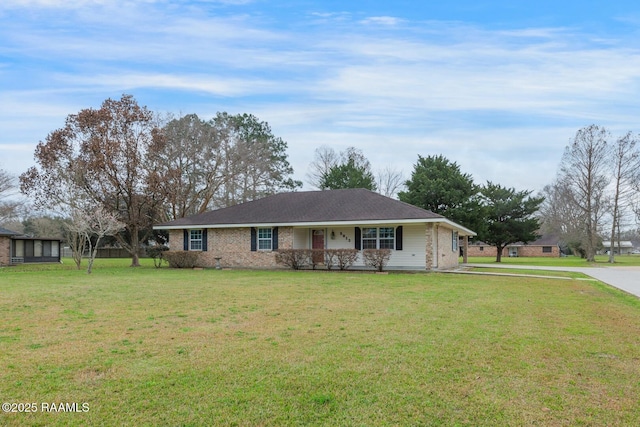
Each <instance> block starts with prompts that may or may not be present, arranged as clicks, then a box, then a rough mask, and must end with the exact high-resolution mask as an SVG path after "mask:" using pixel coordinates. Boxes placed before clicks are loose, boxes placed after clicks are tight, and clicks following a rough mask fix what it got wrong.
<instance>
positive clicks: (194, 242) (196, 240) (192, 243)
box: [189, 230, 202, 251]
mask: <svg viewBox="0 0 640 427" xmlns="http://www.w3.org/2000/svg"><path fill="white" fill-rule="evenodd" d="M189 250H190V251H201V250H202V230H189Z"/></svg>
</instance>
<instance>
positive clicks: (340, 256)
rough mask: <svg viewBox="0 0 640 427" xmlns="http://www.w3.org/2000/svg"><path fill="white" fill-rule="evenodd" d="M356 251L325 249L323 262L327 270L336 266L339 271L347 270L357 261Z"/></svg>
mask: <svg viewBox="0 0 640 427" xmlns="http://www.w3.org/2000/svg"><path fill="white" fill-rule="evenodd" d="M358 252H359V251H358V250H357V249H327V250H325V260H326V263H327V268H328V269H329V270H331V268H332V267H333V266H334V265H336V266H337V267H338V268H339V269H340V270H347V269H348V268H350V267H351V266H352V265H353V263H355V262H356V261H357V259H358Z"/></svg>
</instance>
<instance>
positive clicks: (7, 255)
mask: <svg viewBox="0 0 640 427" xmlns="http://www.w3.org/2000/svg"><path fill="white" fill-rule="evenodd" d="M40 262H60V239H41V238H33V237H27V236H23V235H21V234H20V233H16V232H15V231H11V230H7V229H6V228H1V227H0V265H15V264H22V263H40Z"/></svg>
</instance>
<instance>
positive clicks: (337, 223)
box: [153, 218, 476, 236]
mask: <svg viewBox="0 0 640 427" xmlns="http://www.w3.org/2000/svg"><path fill="white" fill-rule="evenodd" d="M426 223H445V224H447V225H448V226H450V227H451V228H453V229H454V230H456V231H457V232H458V233H460V235H461V236H475V235H476V233H474V232H473V231H471V230H469V229H468V228H466V227H463V226H461V225H460V224H457V223H455V222H453V221H450V220H448V219H446V218H411V219H369V220H349V221H302V222H261V223H238V224H184V225H157V226H154V227H153V228H154V230H184V229H190V228H246V227H348V226H358V225H376V224H400V225H402V224H426Z"/></svg>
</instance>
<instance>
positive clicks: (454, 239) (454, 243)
mask: <svg viewBox="0 0 640 427" xmlns="http://www.w3.org/2000/svg"><path fill="white" fill-rule="evenodd" d="M451 250H452V251H454V252H455V251H457V250H458V232H457V231H452V232H451Z"/></svg>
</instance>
